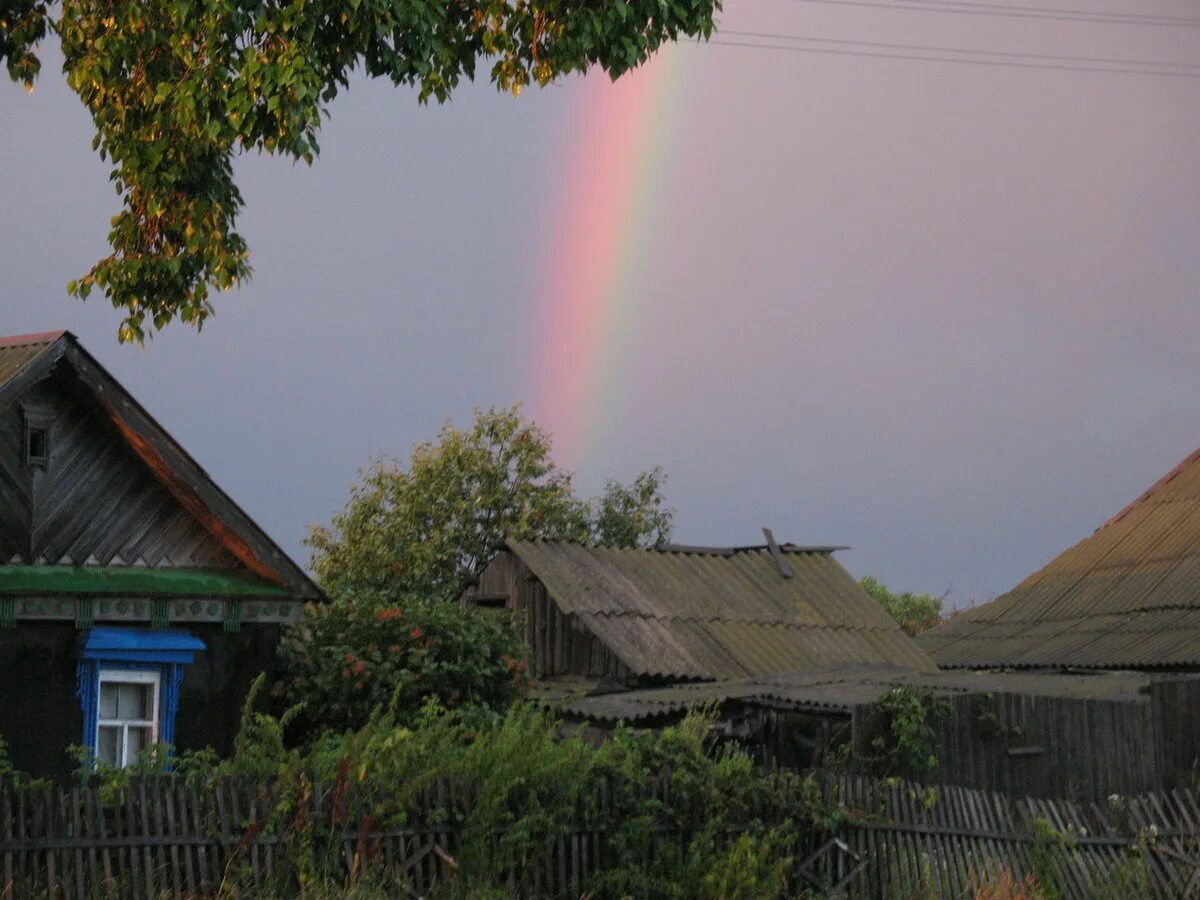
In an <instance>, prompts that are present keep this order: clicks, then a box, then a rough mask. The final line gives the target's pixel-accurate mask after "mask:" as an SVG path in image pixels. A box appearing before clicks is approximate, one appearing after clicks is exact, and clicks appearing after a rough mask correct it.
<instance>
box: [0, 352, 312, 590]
mask: <svg viewBox="0 0 1200 900" xmlns="http://www.w3.org/2000/svg"><path fill="white" fill-rule="evenodd" d="M58 373H61V374H63V375H64V376H68V377H73V378H75V379H76V380H77V381H78V383H79V384H80V385H81V386H82V387H83V388H84V390H85V391H86V392H87V393H88V394H90V396H91V397H92V399H93V400H94V401H95V403H96V404H97V406H98V407H99V408H100V409H101V410H102V412H103V414H104V415H105V416H106V417H107V418H108V420H109V421H111V422H112V424H113V425H114V426H115V428H116V430H117V432H118V433H119V434H120V436H121V438H122V439H123V440H124V441H125V443H126V444H127V445H128V446H129V447H130V448H131V449H132V450H133V452H134V453H135V454H137V456H138V457H139V458H140V459H141V460H142V462H143V463H145V465H146V466H147V467H148V468H149V469H150V470H151V471H152V472H153V473H154V475H155V477H156V478H158V480H159V481H160V482H162V484H163V485H164V486H165V487H166V488H167V490H168V491H169V492H170V493H171V494H172V495H173V496H174V497H175V499H176V500H177V501H178V502H179V503H180V504H181V505H182V506H183V507H184V508H185V509H187V510H188V511H189V512H190V513H191V514H192V515H193V516H195V517H196V519H198V520H199V521H200V522H202V523H203V524H204V526H205V527H206V528H208V530H209V531H211V532H212V533H213V534H214V535H216V537H217V538H218V539H219V540H220V541H221V542H222V544H224V545H225V547H227V548H228V550H229V551H230V552H231V553H232V554H233V555H234V556H235V557H237V558H238V559H239V560H240V561H241V562H242V564H243V565H245V566H246V568H247V569H248V570H249V571H250V572H251V573H253V574H254V575H255V576H257V577H259V578H262V579H265V580H266V581H268V582H271V583H273V584H276V585H279V586H281V587H284V588H286V589H287V590H288V591H289V592H290V593H291V594H292V595H293V596H296V597H300V598H306V599H320V598H322V596H323V595H322V593H321V591H320V589H319V588H317V586H316V585H315V584H314V583H313V582H312V580H311V579H310V578H309V577H308V575H306V574H305V572H304V570H303V569H301V568H300V567H299V566H297V565H296V564H295V563H294V562H293V561H292V560H291V559H290V558H289V557H288V555H287V554H286V553H284V552H283V550H281V549H280V548H279V546H278V545H277V544H276V543H275V542H274V541H272V540H271V538H270V537H268V536H267V534H266V533H265V532H264V531H263V530H262V529H261V528H260V527H259V526H258V525H257V524H256V523H255V522H254V520H252V519H251V518H250V517H249V516H248V515H247V514H246V513H245V512H244V511H243V510H242V509H241V507H239V506H238V505H237V504H236V503H234V501H233V500H232V499H230V497H229V496H228V495H227V494H226V493H225V492H224V491H222V490H221V489H220V488H219V487H218V486H217V485H216V483H215V482H214V481H213V480H212V478H211V477H210V476H209V474H208V473H207V472H206V471H204V469H203V468H202V467H201V466H200V465H199V464H198V463H197V462H196V461H195V460H194V459H192V457H191V456H190V455H189V454H188V453H187V451H185V450H184V449H183V447H181V446H180V445H179V443H178V442H176V441H175V439H174V438H173V437H171V435H170V434H169V433H168V432H167V430H166V429H165V428H163V427H162V426H161V425H160V424H159V423H158V422H157V421H155V420H154V419H153V418H152V417H151V416H150V414H149V413H147V412H146V410H145V409H143V408H142V406H141V405H140V404H139V403H138V402H137V401H136V400H134V398H133V397H132V396H131V395H130V394H129V392H128V391H126V390H125V388H124V387H122V386H121V384H120V383H118V382H117V380H116V379H115V378H113V377H112V375H110V374H109V373H108V371H107V370H106V369H105V368H104V367H103V366H101V365H100V363H98V362H97V361H96V359H95V358H94V357H92V355H91V354H89V353H88V352H87V351H86V350H84V349H83V347H82V346H81V345H80V343H79V341H78V340H77V339H76V338H75V336H74V335H73V334H71V333H70V332H69V331H51V332H44V333H40V334H27V335H16V336H12V337H0V409H3V408H5V407H6V406H8V405H9V404H10V403H12V402H13V401H14V400H16V398H17V397H19V396H21V395H22V394H23V393H24V392H25V390H26V389H27V388H29V387H30V386H32V385H34V384H35V383H37V382H38V381H40V380H42V379H44V378H47V377H49V376H50V375H52V374H58ZM3 590H4V588H3V583H2V582H0V592H3Z"/></svg>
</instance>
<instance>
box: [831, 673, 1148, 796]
mask: <svg viewBox="0 0 1200 900" xmlns="http://www.w3.org/2000/svg"><path fill="white" fill-rule="evenodd" d="M947 702H948V703H949V707H950V712H949V715H948V716H947V717H946V719H945V720H944V721H943V723H942V726H941V730H940V732H939V734H938V736H937V738H936V739H935V741H934V745H935V747H936V748H937V761H938V764H937V767H936V768H935V769H934V770H933V771H930V772H928V773H911V774H912V775H913V776H914V777H921V778H924V779H925V780H927V781H929V782H931V783H943V784H958V785H965V786H968V787H972V788H977V789H980V790H988V791H998V792H1001V793H1007V794H1011V795H1013V796H1025V795H1030V796H1047V797H1048V796H1053V797H1082V798H1103V797H1107V796H1108V795H1110V794H1113V793H1117V794H1123V795H1129V794H1136V793H1141V792H1144V791H1149V790H1154V789H1156V788H1158V787H1162V786H1164V773H1163V771H1162V770H1161V769H1160V760H1161V754H1160V752H1159V749H1158V741H1159V736H1158V732H1157V730H1156V726H1155V722H1154V719H1153V716H1154V710H1153V709H1152V706H1151V703H1150V700H1149V698H1146V699H1137V700H1134V699H1131V700H1128V701H1115V700H1085V699H1077V698H1068V697H1038V696H1029V695H1024V694H987V693H984V694H962V695H956V696H953V697H951V698H949V700H948V701H947ZM856 720H857V722H858V723H859V724H858V731H857V733H856V735H855V749H856V752H858V753H863V752H864V751H867V750H869V740H870V738H871V737H872V736H873V735H874V734H877V733H878V732H877V730H876V729H877V727H878V723H873V722H869V721H868V719H867V717H866V716H865V715H863V714H862V712H860V715H859V716H858V717H856Z"/></svg>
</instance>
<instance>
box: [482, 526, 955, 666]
mask: <svg viewBox="0 0 1200 900" xmlns="http://www.w3.org/2000/svg"><path fill="white" fill-rule="evenodd" d="M836 549H838V548H835V547H798V546H795V545H792V544H783V545H779V544H775V543H774V541H773V540H772V541H770V542H769V543H768V544H764V545H759V546H749V547H681V546H667V547H657V548H651V549H642V548H617V547H595V546H587V545H584V544H577V543H572V542H569V541H509V542H508V543H507V547H506V548H505V549H504V550H503V551H502V552H500V553H499V554H498V555H497V556H496V557H495V559H493V560H492V562H491V563H490V564H489V565H488V566H487V568H486V569H485V570H484V572H483V574H482V576H481V577H480V579H479V582H478V584H476V585H474V586H473V587H471V588H469V589H468V591H467V592H466V593H465V594H464V598H463V599H464V601H465V602H468V603H475V604H479V605H485V606H494V607H500V608H504V609H507V610H509V611H510V612H512V613H514V614H516V616H517V618H518V620H519V622H520V627H521V628H522V629H523V632H524V635H525V641H526V645H527V648H526V649H527V654H528V664H529V667H530V674H531V676H532V677H534V678H535V679H539V680H543V681H544V680H547V679H550V680H553V679H561V678H570V679H574V680H579V679H583V680H590V681H592V682H594V683H596V684H600V683H609V684H614V685H623V686H630V685H646V684H662V683H668V682H674V681H689V680H690V681H695V680H712V679H733V678H744V677H747V676H754V675H763V674H767V673H771V672H784V671H802V670H804V669H806V668H819V667H828V666H831V665H843V666H844V665H861V664H874V665H892V666H898V667H902V668H911V669H916V670H932V669H933V668H934V666H933V663H932V662H931V661H930V659H929V657H928V656H926V654H925V653H924V652H923V651H922V650H920V649H919V648H918V647H917V646H916V644H914V643H913V642H912V640H911V639H910V638H909V637H908V636H907V635H905V634H904V633H903V632H902V631H901V630H900V628H899V627H898V626H897V625H896V623H895V622H894V621H892V619H891V618H890V617H889V616H888V615H887V613H886V612H884V610H883V609H881V608H880V607H879V605H878V604H876V603H875V602H874V601H873V600H872V599H871V598H870V597H869V596H867V594H866V592H864V591H863V589H862V588H861V587H860V586H859V585H858V583H857V582H855V580H854V579H853V578H852V577H851V576H850V574H849V573H848V572H847V571H846V570H845V569H843V568H842V567H841V565H839V564H838V562H837V560H836V559H834V557H833V553H834V551H835V550H836Z"/></svg>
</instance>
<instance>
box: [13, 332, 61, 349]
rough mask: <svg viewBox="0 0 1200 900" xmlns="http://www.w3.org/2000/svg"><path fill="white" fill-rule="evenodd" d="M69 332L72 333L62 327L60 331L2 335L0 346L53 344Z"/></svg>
mask: <svg viewBox="0 0 1200 900" xmlns="http://www.w3.org/2000/svg"><path fill="white" fill-rule="evenodd" d="M68 334H70V332H69V331H67V330H65V329H62V330H59V331H36V332H31V333H30V334H12V335H7V336H0V347H27V346H29V345H30V344H52V343H54V342H55V341H57V340H58V339H59V338H61V337H64V336H65V335H68Z"/></svg>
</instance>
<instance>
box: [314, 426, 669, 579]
mask: <svg viewBox="0 0 1200 900" xmlns="http://www.w3.org/2000/svg"><path fill="white" fill-rule="evenodd" d="M550 450H551V443H550V438H549V436H548V435H546V433H545V432H543V431H542V430H541V429H539V428H538V427H537V426H536V425H534V424H532V423H529V422H525V421H523V420H522V419H521V415H520V410H519V408H518V407H511V408H508V409H489V410H486V411H482V410H476V411H475V418H474V422H473V423H472V425H471V427H470V428H469V429H467V430H460V429H458V428H455V427H454V426H452V425H450V424H446V425H445V426H444V427H443V428H442V431H441V433H440V434H439V436H438V439H437V441H436V442H435V443H422V444H418V445H417V446H416V447H415V448H414V449H413V452H412V457H411V459H410V460H409V463H408V467H407V469H405V468H403V467H402V466H401V465H400V464H399V463H397V462H396V461H395V460H391V459H384V460H380V461H378V462H377V463H375V465H374V466H372V467H371V468H370V469H368V470H366V471H365V472H363V473H362V476H361V479H360V481H359V482H358V483H357V484H355V485H354V486H353V487H352V488H351V495H350V500H349V502H348V503H347V504H346V506H345V508H344V509H343V510H342V511H341V512H339V513H338V514H336V515H335V516H334V517H333V522H332V524H331V525H330V526H329V527H328V528H326V527H321V526H314V527H312V528H311V529H310V532H309V536H308V539H307V543H308V545H309V546H310V547H312V548H313V555H312V566H313V569H314V571H315V572H316V574H317V577H318V579H319V580H320V582H321V585H322V586H323V587H324V588H325V590H326V591H328V592H329V593H331V594H334V595H347V596H349V595H353V594H356V593H364V592H366V593H377V594H383V595H388V596H404V595H409V594H417V595H421V596H441V597H444V598H447V599H449V598H453V597H455V596H457V595H458V593H459V592H460V591H461V589H462V588H463V586H464V585H465V584H466V583H467V582H469V581H470V580H471V579H472V578H474V577H475V576H477V575H478V574H479V572H480V571H482V569H483V567H484V566H485V565H486V564H487V562H488V560H489V559H490V557H491V555H492V554H493V553H494V552H495V550H496V548H497V547H498V546H499V545H500V544H501V542H502V541H503V540H504V538H505V537H509V536H511V537H516V538H520V539H530V538H561V539H568V540H578V541H589V540H590V541H595V542H598V543H609V544H615V545H620V546H636V545H652V544H656V543H662V542H665V541H666V540H668V539H669V537H670V533H671V517H672V511H671V510H670V509H667V508H666V507H665V506H664V505H663V496H662V484H663V481H664V477H663V474H662V471H661V470H660V469H657V468H655V469H651V470H649V471H647V472H643V473H642V474H641V475H639V476H637V478H636V479H635V480H634V481H633V483H632V484H631V485H623V484H620V483H619V482H615V481H610V482H609V483H608V485H607V487H606V488H605V492H604V494H603V495H602V496H601V497H599V498H597V499H595V500H591V501H587V500H582V499H580V498H579V497H577V496H576V495H575V493H574V491H573V489H572V485H571V476H570V474H569V473H567V472H564V471H562V470H561V469H559V468H558V467H557V466H556V465H555V464H554V462H553V460H552V459H551V458H550Z"/></svg>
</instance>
